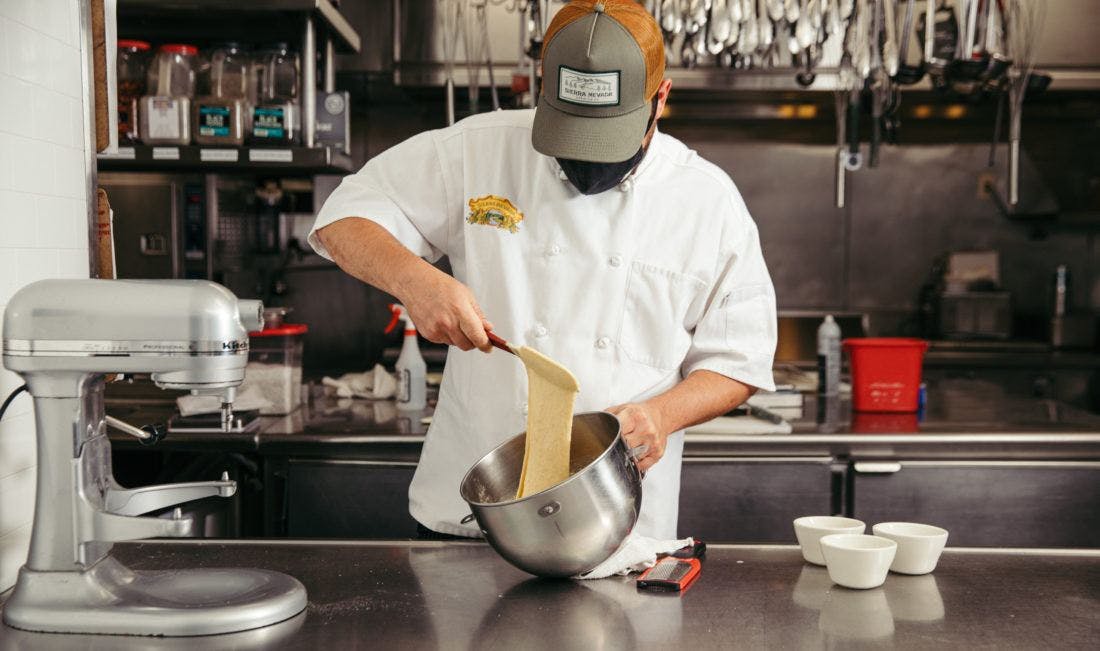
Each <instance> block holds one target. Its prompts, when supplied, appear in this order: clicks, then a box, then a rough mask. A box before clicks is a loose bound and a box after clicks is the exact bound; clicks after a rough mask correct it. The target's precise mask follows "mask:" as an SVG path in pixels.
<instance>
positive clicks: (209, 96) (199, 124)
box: [191, 43, 251, 145]
mask: <svg viewBox="0 0 1100 651" xmlns="http://www.w3.org/2000/svg"><path fill="white" fill-rule="evenodd" d="M196 77H197V95H198V97H196V98H195V101H194V102H193V103H192V104H193V107H192V109H191V124H192V125H193V126H192V129H193V131H194V138H195V142H196V143H198V144H200V145H241V144H244V138H245V135H246V132H247V127H248V125H249V124H250V120H249V117H250V116H251V111H250V110H249V108H250V105H249V102H248V86H249V78H250V75H249V58H248V55H247V53H245V52H244V50H243V49H242V48H241V46H240V45H238V44H237V43H223V44H221V45H218V46H216V47H214V48H212V49H211V50H210V51H209V52H208V54H207V56H206V58H205V60H204V61H203V62H202V64H201V65H200V67H199V71H198V74H197V75H196Z"/></svg>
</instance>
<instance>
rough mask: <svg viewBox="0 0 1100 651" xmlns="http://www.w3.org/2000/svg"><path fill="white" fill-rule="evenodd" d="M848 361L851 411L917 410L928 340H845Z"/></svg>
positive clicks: (889, 338) (894, 338)
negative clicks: (849, 358) (849, 360)
mask: <svg viewBox="0 0 1100 651" xmlns="http://www.w3.org/2000/svg"><path fill="white" fill-rule="evenodd" d="M844 350H846V351H848V354H849V355H850V356H851V360H852V409H853V410H854V411H892V412H911V411H916V410H917V402H918V399H919V397H920V396H919V394H920V382H921V366H922V365H923V363H924V351H926V350H928V342H927V341H923V340H921V339H905V338H902V337H878V338H856V339H845V340H844Z"/></svg>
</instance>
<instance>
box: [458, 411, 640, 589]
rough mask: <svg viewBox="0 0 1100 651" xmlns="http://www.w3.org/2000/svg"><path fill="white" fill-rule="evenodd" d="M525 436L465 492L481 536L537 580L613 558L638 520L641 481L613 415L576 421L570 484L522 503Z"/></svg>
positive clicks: (490, 461)
mask: <svg viewBox="0 0 1100 651" xmlns="http://www.w3.org/2000/svg"><path fill="white" fill-rule="evenodd" d="M525 443H526V433H523V434H517V435H516V436H514V437H512V438H511V439H510V440H508V441H506V442H504V443H503V444H501V445H500V446H498V447H497V448H496V449H495V450H493V451H492V452H489V453H488V454H486V455H485V456H484V457H482V458H481V459H480V460H479V461H478V462H477V463H475V464H474V466H473V467H472V468H470V470H469V471H468V472H467V473H466V476H465V477H463V479H462V483H461V485H460V494H461V495H462V499H464V500H465V501H466V502H467V504H469V505H470V509H471V511H472V514H471V515H470V516H467V518H466V519H464V520H463V522H467V521H469V520H473V519H475V518H476V520H477V523H478V526H479V527H480V528H481V532H482V534H484V535H485V538H486V539H487V540H488V541H489V544H490V545H492V546H493V549H495V550H496V551H497V552H498V553H499V554H500V555H501V556H503V557H504V559H505V560H507V561H508V562H509V563H511V564H512V565H515V566H516V567H518V568H520V569H521V570H524V571H525V572H530V573H531V574H535V575H538V576H549V577H569V576H575V575H577V574H581V573H583V572H586V571H588V570H590V569H592V568H594V567H596V566H597V565H599V564H600V563H602V562H603V561H604V560H606V559H607V558H608V557H610V556H611V554H613V553H614V552H615V550H616V549H617V548H618V547H619V545H620V544H621V543H622V542H623V540H625V539H626V536H627V534H629V533H630V531H631V529H633V528H634V524H635V523H636V522H637V520H638V511H639V510H640V509H641V505H642V477H641V473H640V472H639V471H638V468H637V466H636V465H634V459H633V457H632V456H631V453H630V450H629V449H628V448H627V445H626V442H625V441H624V440H623V439H622V437H620V436H619V421H618V419H616V418H615V417H614V416H612V415H611V414H609V413H607V412H589V413H584V414H577V415H576V416H574V417H573V433H572V440H571V443H570V445H571V448H570V472H571V473H572V474H571V475H570V477H569V478H568V479H566V480H565V481H563V482H562V483H560V484H558V485H557V486H554V487H552V488H549V489H547V490H545V491H542V492H541V493H536V494H534V495H531V496H528V497H525V498H523V499H518V500H517V499H515V495H516V489H517V488H518V486H519V476H520V470H521V468H522V465H523V452H524V445H525Z"/></svg>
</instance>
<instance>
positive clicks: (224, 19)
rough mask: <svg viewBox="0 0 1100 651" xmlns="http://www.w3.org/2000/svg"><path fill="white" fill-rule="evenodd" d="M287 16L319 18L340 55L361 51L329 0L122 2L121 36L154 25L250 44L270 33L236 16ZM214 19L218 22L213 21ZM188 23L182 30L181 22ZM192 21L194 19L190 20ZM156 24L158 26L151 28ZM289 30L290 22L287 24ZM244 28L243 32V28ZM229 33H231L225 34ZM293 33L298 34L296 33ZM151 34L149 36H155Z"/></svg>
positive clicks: (355, 37)
mask: <svg viewBox="0 0 1100 651" xmlns="http://www.w3.org/2000/svg"><path fill="white" fill-rule="evenodd" d="M285 14H301V15H305V14H309V15H312V16H314V17H315V18H317V19H319V21H320V22H319V23H318V27H319V28H321V29H322V30H324V31H327V32H329V33H331V34H333V35H334V36H335V37H336V38H335V39H334V45H335V46H336V48H337V49H338V50H339V51H341V52H358V51H359V47H360V45H361V43H360V39H359V34H358V33H357V32H356V31H355V29H354V28H353V27H352V26H351V23H349V22H348V21H347V19H346V18H344V16H343V14H341V13H340V11H339V10H338V9H337V8H336V7H334V6H333V5H332V3H331V2H330V1H329V0H237V1H236V2H231V3H229V2H225V0H119V2H118V18H119V26H120V33H126V32H127V31H129V30H130V28H131V27H139V28H141V29H142V30H143V31H147V29H148V28H150V27H152V26H155V27H157V28H158V29H157V30H156V31H157V32H163V30H164V29H168V30H174V31H175V33H176V34H177V35H179V34H188V35H200V36H205V35H206V33H208V34H209V35H210V36H211V37H221V38H230V39H232V40H238V41H241V40H243V41H248V40H249V38H251V37H252V35H256V36H262V37H263V38H264V39H271V38H272V36H271V35H270V34H269V33H267V30H259V29H257V25H256V24H255V22H254V21H253V22H248V23H246V24H242V23H241V22H239V21H237V20H233V18H234V17H239V18H244V19H260V20H266V19H270V20H272V21H280V20H281V19H282V17H283V15H285ZM212 17H216V19H214V20H211V18H212ZM181 19H183V20H184V21H185V22H186V25H185V27H181V25H180V24H179V22H178V21H179V20H181ZM188 19H193V20H188ZM152 23H155V25H152ZM287 26H288V27H290V25H289V23H288V24H287ZM242 28H243V29H242ZM226 30H228V31H226ZM294 33H297V32H296V31H295V32H294ZM155 35H156V34H148V35H147V36H150V37H151V36H155Z"/></svg>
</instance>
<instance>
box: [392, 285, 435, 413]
mask: <svg viewBox="0 0 1100 651" xmlns="http://www.w3.org/2000/svg"><path fill="white" fill-rule="evenodd" d="M390 311H391V312H393V318H392V319H391V320H390V323H389V325H387V326H386V332H387V333H390V332H393V329H394V328H395V327H397V322H398V321H404V322H405V341H404V343H403V344H401V354H400V355H399V356H398V357H397V408H398V409H401V410H405V411H420V410H421V409H423V408H424V407H425V406H426V405H427V404H428V380H427V374H428V365H427V364H425V363H424V357H423V356H422V355H421V354H420V346H419V344H418V343H417V340H416V326H415V325H413V322H412V319H410V318H409V312H408V310H406V309H405V307H404V306H403V305H398V304H396V303H394V304H393V305H390Z"/></svg>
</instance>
